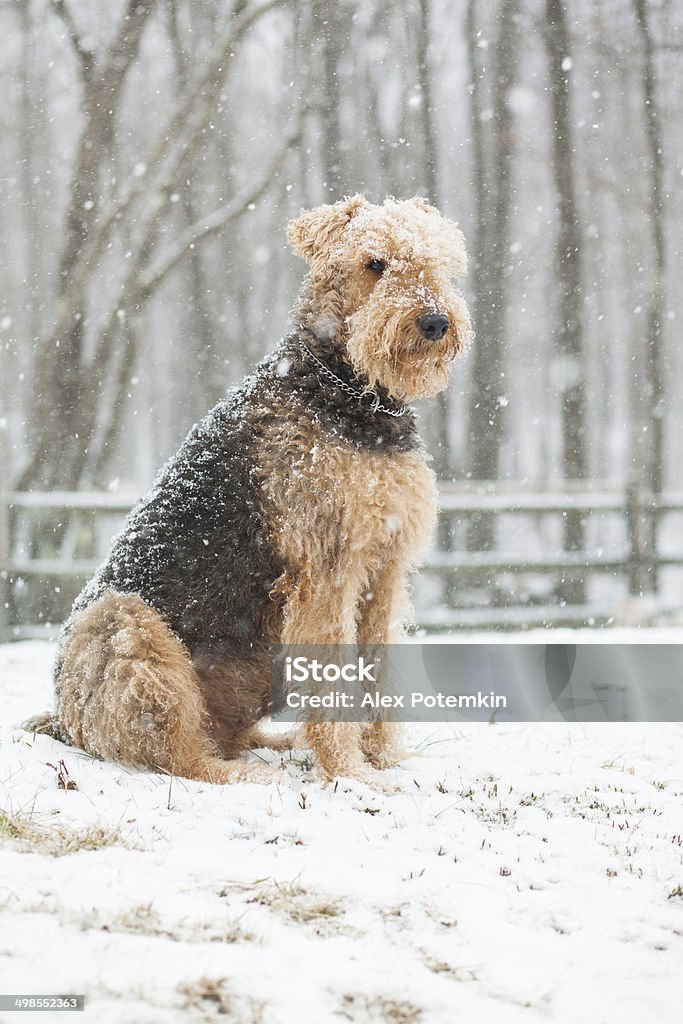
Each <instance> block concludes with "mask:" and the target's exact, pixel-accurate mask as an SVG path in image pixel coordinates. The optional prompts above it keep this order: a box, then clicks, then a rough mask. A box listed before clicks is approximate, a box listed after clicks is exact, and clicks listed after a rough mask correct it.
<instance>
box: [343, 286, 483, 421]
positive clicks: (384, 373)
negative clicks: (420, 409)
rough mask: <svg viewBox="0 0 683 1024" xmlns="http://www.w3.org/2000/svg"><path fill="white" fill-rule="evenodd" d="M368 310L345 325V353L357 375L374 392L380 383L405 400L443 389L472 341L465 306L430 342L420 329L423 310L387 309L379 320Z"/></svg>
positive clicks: (356, 315) (435, 392)
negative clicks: (419, 322) (443, 330)
mask: <svg viewBox="0 0 683 1024" xmlns="http://www.w3.org/2000/svg"><path fill="white" fill-rule="evenodd" d="M369 305H370V304H368V306H369ZM368 306H366V307H363V308H362V309H361V310H359V311H358V312H357V313H355V314H354V315H353V316H351V317H349V319H348V321H347V326H348V331H349V333H348V336H347V351H348V355H349V358H350V360H351V363H352V364H353V367H354V370H355V371H356V373H358V374H359V375H360V376H363V377H366V378H367V379H368V381H369V384H370V386H371V387H372V388H375V387H377V386H378V385H381V386H382V387H384V388H386V390H387V391H388V392H389V394H390V395H391V396H392V397H393V398H395V399H397V400H398V401H401V402H411V401H413V400H415V399H417V398H428V397H430V396H431V395H435V394H438V392H439V391H443V389H444V388H445V387H447V385H448V380H449V374H450V368H451V365H452V362H453V360H454V359H455V358H456V356H458V355H459V354H460V353H461V352H462V350H463V348H464V346H465V344H466V342H467V340H468V337H469V318H468V317H467V314H466V309H465V307H464V304H463V305H462V308H460V309H457V310H456V309H452V310H448V316H449V320H450V321H451V325H450V327H449V328H448V331H447V332H446V334H445V335H444V337H443V338H442V339H440V340H439V341H429V340H428V339H427V338H425V337H424V335H423V334H421V332H420V330H419V328H418V327H417V318H418V317H419V316H420V315H421V314H422V313H423V312H424V310H416V311H415V310H412V311H411V312H410V313H406V310H405V309H401V310H393V311H389V312H387V311H385V312H384V316H383V317H382V318H381V319H380V318H378V316H377V310H376V309H374V310H373V309H369V308H368Z"/></svg>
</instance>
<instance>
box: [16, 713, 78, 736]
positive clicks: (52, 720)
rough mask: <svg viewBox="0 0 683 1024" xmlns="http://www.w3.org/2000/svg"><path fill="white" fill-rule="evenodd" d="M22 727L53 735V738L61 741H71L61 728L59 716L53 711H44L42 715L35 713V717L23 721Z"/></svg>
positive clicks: (34, 731) (30, 730)
mask: <svg viewBox="0 0 683 1024" xmlns="http://www.w3.org/2000/svg"><path fill="white" fill-rule="evenodd" d="M21 728H22V729H25V730H26V732H32V733H37V734H39V735H41V736H51V737H52V739H53V740H59V741H60V742H61V743H68V742H69V740H68V737H66V736H65V735H64V733H63V732H62V731H61V730H60V728H59V722H58V720H57V716H56V715H55V714H54V713H53V712H52V711H43V713H42V715H34V716H33V718H29V719H27V721H25V722H22V725H21Z"/></svg>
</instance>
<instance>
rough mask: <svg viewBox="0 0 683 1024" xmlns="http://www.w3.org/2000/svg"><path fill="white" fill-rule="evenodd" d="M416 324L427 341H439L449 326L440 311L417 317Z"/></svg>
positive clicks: (446, 318)
mask: <svg viewBox="0 0 683 1024" xmlns="http://www.w3.org/2000/svg"><path fill="white" fill-rule="evenodd" d="M417 326H418V327H419V328H420V330H421V331H422V333H423V334H424V336H425V338H428V339H429V341H440V340H441V338H443V336H444V334H445V333H446V331H447V330H448V328H449V327H450V322H449V320H448V317H447V316H442V314H441V313H427V315H426V316H419V317H418V318H417Z"/></svg>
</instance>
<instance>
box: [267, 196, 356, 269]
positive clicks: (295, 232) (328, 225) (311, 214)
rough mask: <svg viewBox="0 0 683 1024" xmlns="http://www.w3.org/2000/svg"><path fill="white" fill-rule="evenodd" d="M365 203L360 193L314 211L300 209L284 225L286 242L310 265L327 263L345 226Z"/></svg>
mask: <svg viewBox="0 0 683 1024" xmlns="http://www.w3.org/2000/svg"><path fill="white" fill-rule="evenodd" d="M368 205H369V203H368V202H367V201H366V199H365V198H364V197H363V196H361V195H355V196H351V197H349V198H347V199H341V200H340V201H339V202H338V203H333V204H331V205H330V204H328V205H325V206H318V207H316V209H315V210H302V211H301V213H300V215H299V216H298V217H297V218H296V220H293V221H290V223H289V224H288V225H287V239H288V241H289V244H290V245H291V247H292V249H293V250H294V252H295V253H296V254H297V256H303V258H304V259H305V260H306V261H307V262H308V263H309V264H310V265H311V266H312V267H315V265H316V264H321V263H327V262H328V258H329V255H330V253H331V251H332V249H333V248H334V246H335V245H337V244H338V242H339V241H340V239H341V236H342V232H343V230H344V228H345V227H346V225H347V224H348V223H349V221H350V220H351V218H352V217H355V215H356V214H357V213H358V211H359V210H361V209H363V208H364V207H366V206H368Z"/></svg>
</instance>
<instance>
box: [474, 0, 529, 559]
mask: <svg viewBox="0 0 683 1024" xmlns="http://www.w3.org/2000/svg"><path fill="white" fill-rule="evenodd" d="M478 8H479V5H478V3H477V0H470V3H469V5H468V10H467V42H468V55H469V65H470V76H471V80H472V85H471V101H470V130H471V135H472V153H473V179H474V180H473V190H474V209H475V230H474V234H473V244H472V247H471V249H472V256H473V260H472V263H473V268H472V269H473V277H474V316H475V328H476V336H477V340H476V343H475V345H474V350H473V355H472V376H471V383H470V398H469V418H468V423H469V436H470V449H469V460H468V471H469V476H470V478H472V479H474V480H495V479H497V477H498V475H499V469H500V450H501V446H502V442H503V437H504V430H505V418H504V415H503V409H504V405H503V403H501V400H500V399H501V397H502V394H503V391H504V384H503V380H504V378H503V373H504V366H505V349H504V343H505V328H506V307H507V298H506V290H507V285H506V273H507V269H506V268H507V266H508V262H509V252H510V208H511V200H512V190H513V185H512V171H513V159H514V135H513V128H514V125H513V115H512V110H511V108H510V104H509V94H510V89H511V88H512V87H513V86H514V84H515V82H516V81H517V58H518V53H519V43H520V36H519V27H518V24H517V22H518V16H519V0H501V5H500V19H499V20H500V29H499V33H498V39H497V41H496V47H495V53H496V55H497V56H496V59H495V62H494V67H493V73H492V75H491V78H492V81H493V86H492V89H493V94H492V97H491V104H492V110H493V117H492V119H491V126H492V127H491V139H490V141H489V144H488V147H487V140H486V136H485V129H484V119H483V114H484V109H485V106H486V98H485V97H484V94H483V88H484V79H485V74H486V72H485V69H484V68H482V67H481V66H480V60H479V54H480V52H481V51H480V49H479V46H478V39H477V15H478ZM487 148H488V149H489V152H488V154H487ZM467 543H468V547H469V548H470V549H471V550H486V549H489V548H491V547H493V546H494V543H495V536H494V520H493V518H492V517H491V516H490V515H486V514H479V515H477V516H475V517H473V518H472V519H471V521H470V526H469V530H468V537H467Z"/></svg>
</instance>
